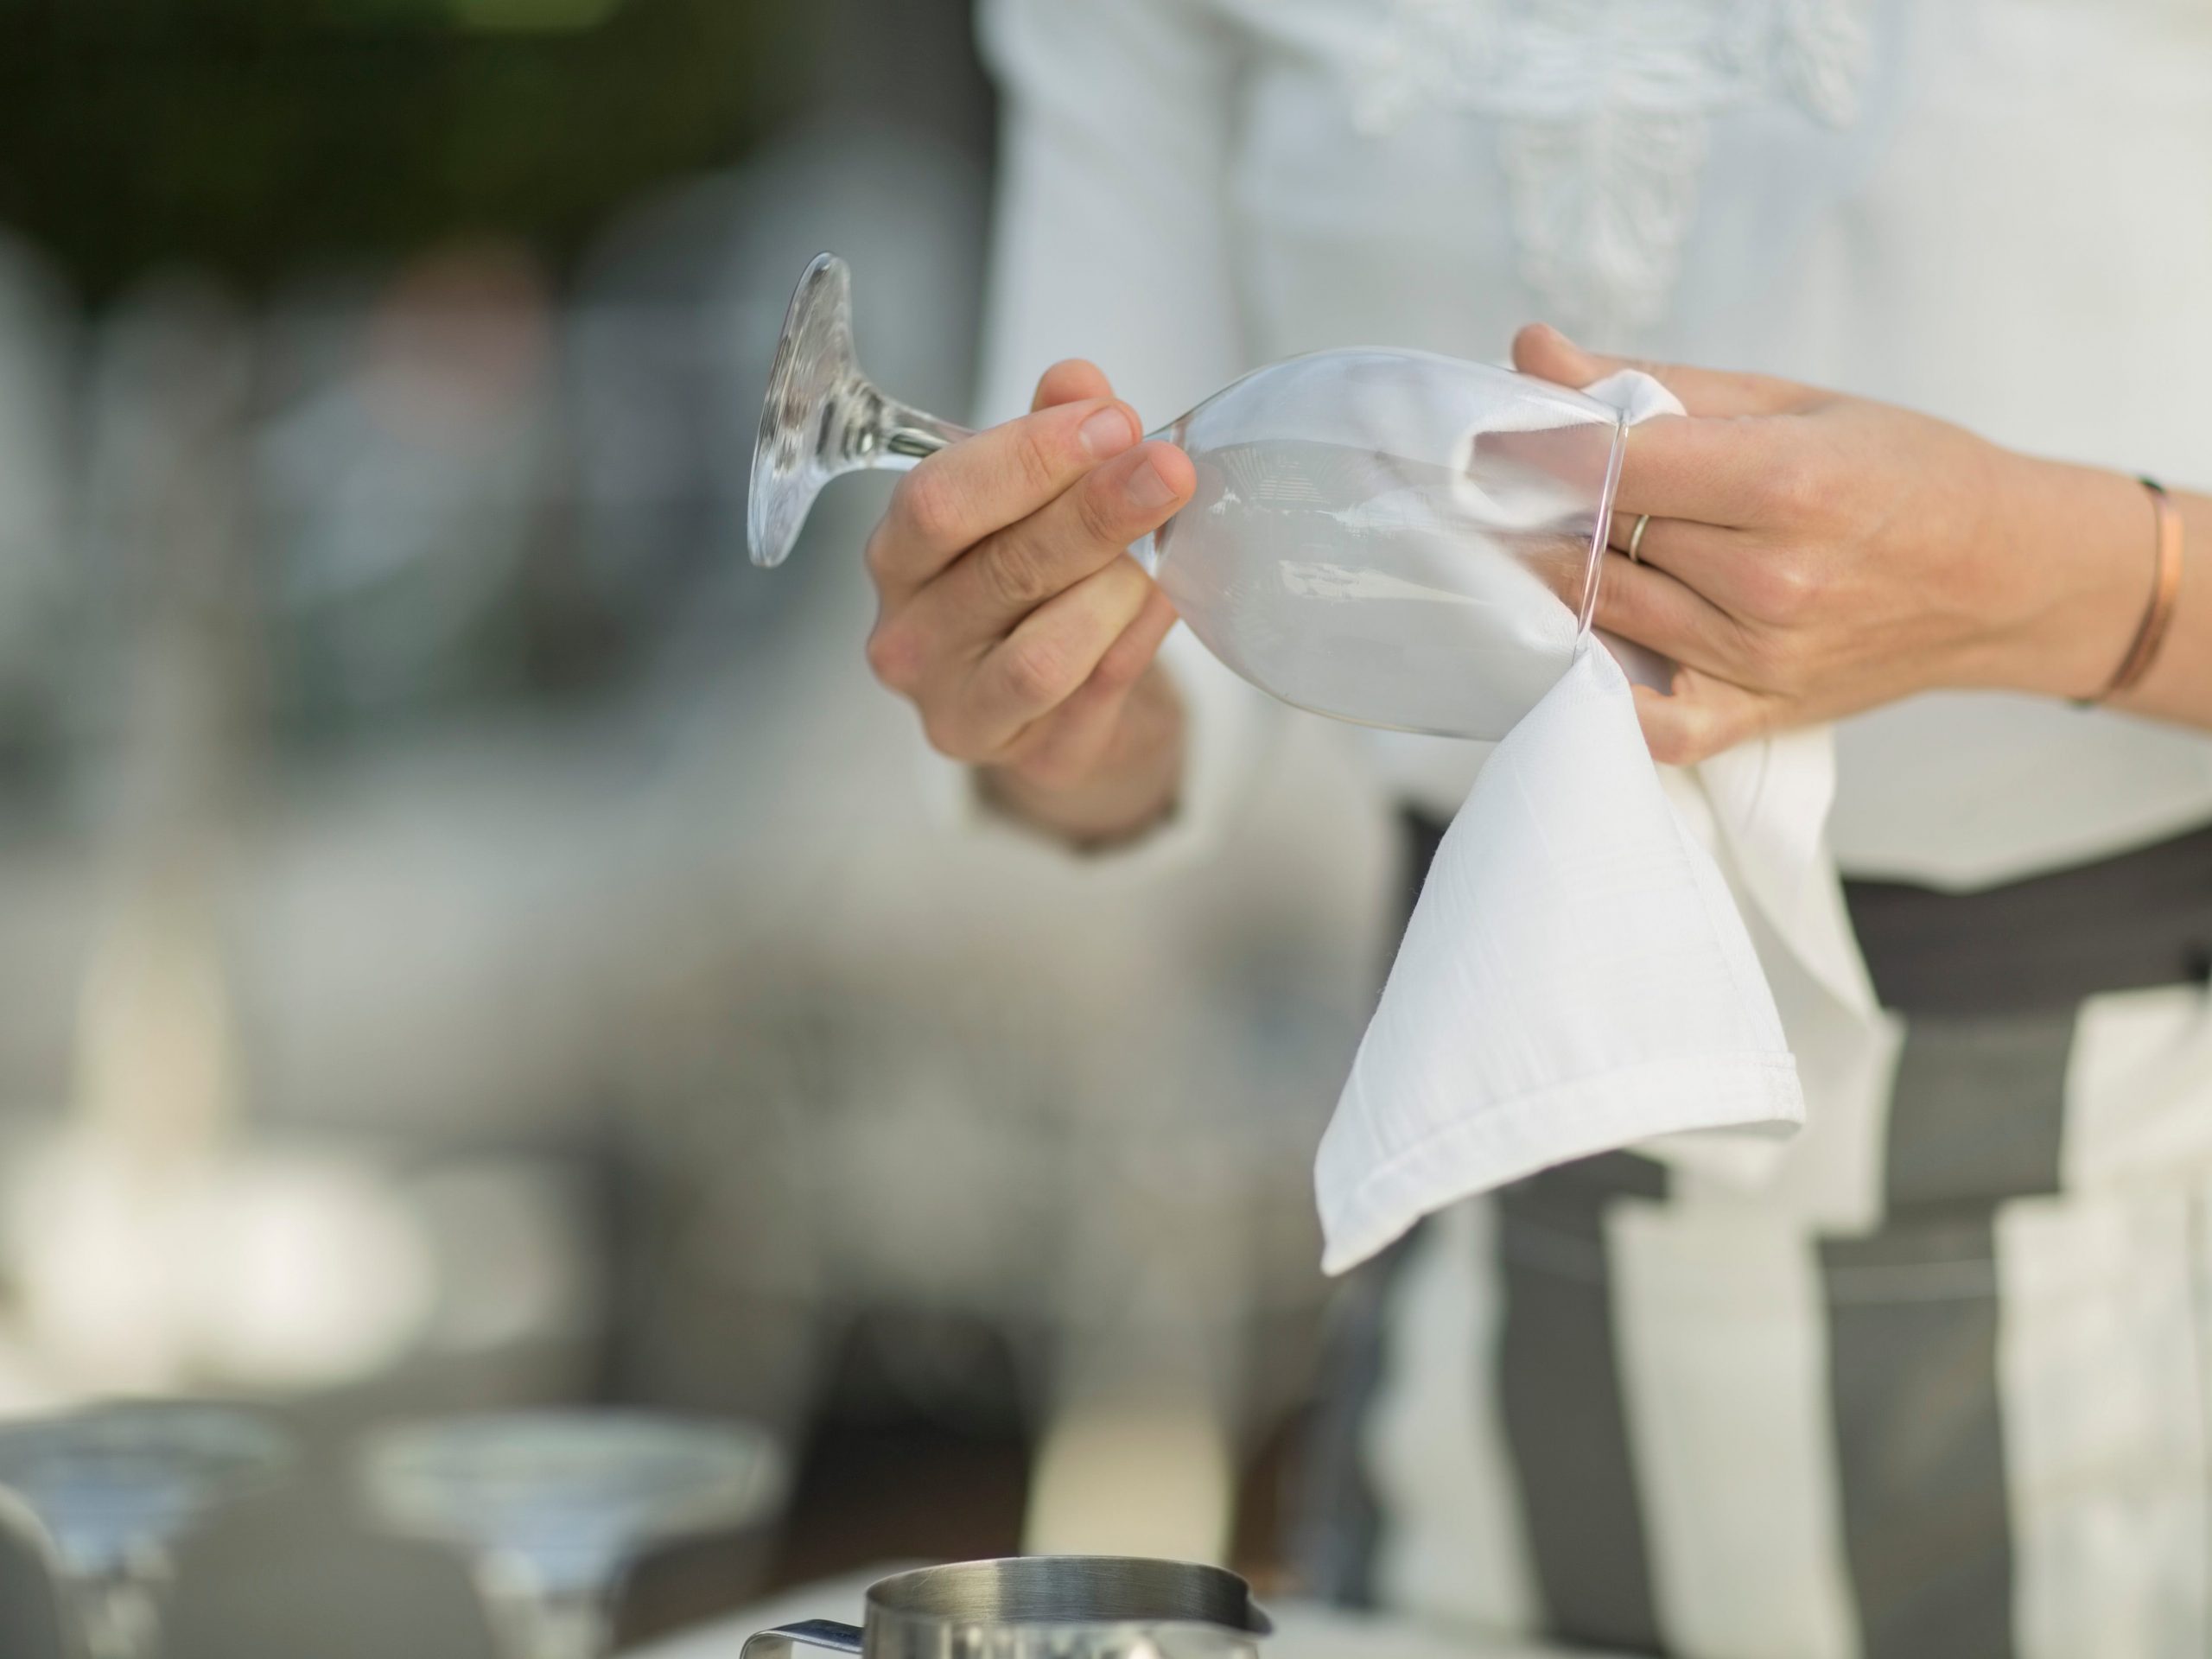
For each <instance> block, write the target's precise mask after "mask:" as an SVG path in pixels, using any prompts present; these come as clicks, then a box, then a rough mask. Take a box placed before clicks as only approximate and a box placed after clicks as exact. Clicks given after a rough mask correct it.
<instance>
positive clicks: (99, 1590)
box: [69, 1567, 162, 1659]
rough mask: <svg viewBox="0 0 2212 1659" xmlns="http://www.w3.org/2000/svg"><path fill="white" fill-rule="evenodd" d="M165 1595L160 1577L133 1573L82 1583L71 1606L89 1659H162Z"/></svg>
mask: <svg viewBox="0 0 2212 1659" xmlns="http://www.w3.org/2000/svg"><path fill="white" fill-rule="evenodd" d="M69 1600H70V1605H71V1607H72V1609H73V1611H74V1613H75V1615H76V1619H77V1634H78V1641H79V1643H80V1644H81V1646H82V1647H83V1649H84V1659H160V1655H161V1651H162V1583H161V1581H160V1580H159V1578H158V1577H156V1576H155V1575H150V1574H147V1573H137V1572H133V1571H131V1570H130V1568H128V1567H122V1568H118V1569H115V1570H113V1571H111V1572H106V1573H95V1574H90V1575H87V1576H86V1577H83V1578H80V1579H79V1580H77V1581H76V1583H75V1584H74V1585H73V1586H71V1590H70V1595H69Z"/></svg>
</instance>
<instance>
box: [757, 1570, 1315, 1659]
mask: <svg viewBox="0 0 2212 1659" xmlns="http://www.w3.org/2000/svg"><path fill="white" fill-rule="evenodd" d="M863 1618H864V1620H865V1622H864V1623H863V1624H860V1625H859V1626H857V1627H856V1626H854V1625H851V1624H836V1623H835V1622H833V1621H831V1620H829V1619H808V1620H805V1621H804V1622H803V1623H801V1624H785V1625H781V1626H779V1627H778V1628H777V1629H775V1630H762V1631H761V1632H760V1634H758V1635H757V1636H753V1637H749V1638H748V1639H747V1642H746V1643H745V1651H744V1655H743V1656H742V1659H773V1656H777V1655H780V1654H784V1653H787V1652H789V1651H790V1650H791V1649H792V1648H794V1647H812V1648H824V1649H829V1650H830V1651H831V1652H834V1653H857V1654H862V1655H865V1656H867V1659H1185V1656H1188V1659H1257V1656H1258V1653H1259V1638H1260V1637H1263V1636H1265V1635H1267V1634H1268V1630H1270V1629H1271V1628H1272V1627H1271V1626H1270V1625H1269V1624H1268V1616H1267V1615H1266V1614H1265V1613H1264V1612H1262V1611H1260V1608H1259V1606H1258V1605H1257V1604H1256V1603H1255V1602H1254V1601H1253V1599H1252V1590H1251V1586H1249V1585H1248V1584H1246V1583H1245V1582H1244V1580H1242V1579H1240V1578H1238V1577H1237V1576H1236V1574H1235V1573H1228V1572H1224V1571H1223V1570H1222V1569H1221V1568H1220V1567H1198V1566H1194V1565H1192V1564H1191V1563H1189V1562H1185V1561H1154V1560H1140V1559H1137V1558H1135V1557H1130V1556H1122V1555H1017V1556H1014V1557H1011V1558H1009V1559H1008V1560H999V1561H961V1562H957V1563H955V1564H954V1565H952V1566H950V1567H922V1568H919V1569H918V1570H916V1571H914V1572H912V1573H893V1575H892V1576H891V1577H889V1578H887V1579H879V1580H876V1582H875V1583H874V1584H872V1585H870V1586H868V1602H867V1610H866V1612H865V1614H864V1615H863Z"/></svg>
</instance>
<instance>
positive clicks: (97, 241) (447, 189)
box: [0, 0, 809, 294]
mask: <svg viewBox="0 0 2212 1659" xmlns="http://www.w3.org/2000/svg"><path fill="white" fill-rule="evenodd" d="M806 10H807V7H806V5H805V3H804V0H784V3H774V0H0V224H4V225H7V226H10V227H12V228H14V229H16V230H17V231H19V232H24V233H27V234H28V235H29V237H30V238H32V239H33V240H35V241H36V242H38V243H40V244H41V245H44V246H45V248H46V249H47V250H48V251H49V252H50V253H52V254H53V255H54V256H55V257H58V258H59V259H60V261H61V262H62V263H63V264H64V265H65V266H67V268H68V269H69V270H70V272H71V274H72V276H73V277H74V279H75V280H76V281H77V282H78V283H79V284H80V285H81V286H83V287H84V288H85V289H87V290H89V291H91V292H92V293H95V294H97V293H99V292H100V291H103V290H106V289H112V288H113V287H115V286H116V285H118V283H123V282H125V281H128V280H129V279H130V277H132V276H134V275H136V274H137V273H138V272H139V271H141V270H144V269H146V268H147V267H149V265H153V264H161V263H165V262H168V261H170V260H174V259H178V258H182V259H188V260H192V261H194V262H200V263H204V264H211V265H213V266H215V267H217V268H218V269H220V270H224V271H226V272H227V273H229V274H230V275H232V277H236V278H238V279H239V280H242V281H245V282H249V283H251V282H254V281H257V280H259V279H262V278H265V277H269V276H270V275H272V274H274V273H276V272H277V271H279V270H284V269H287V268H293V267H296V266H297V265H298V264H299V263H300V262H301V261H302V259H314V258H315V257H320V256H323V255H354V254H364V253H366V254H376V253H386V252H391V251H397V250H400V249H404V248H407V247H412V246H416V245H420V244H422V243H423V242H425V241H427V240H430V239H433V238H437V237H440V236H442V235H446V234H449V233H454V232H500V233H509V234H514V235H518V236H523V237H527V238H530V239H531V240H532V241H534V242H536V243H537V244H538V245H540V246H541V247H543V248H545V249H547V250H548V251H550V252H552V253H553V254H555V255H556V257H557V256H558V255H559V254H560V253H562V252H563V251H565V250H567V249H568V248H570V247H572V246H574V245H575V243H576V242H577V241H578V240H580V239H581V238H583V237H584V236H585V235H587V234H588V232H589V231H590V229H591V227H592V226H594V224H595V223H597V222H598V221H599V220H600V219H601V218H602V217H603V216H604V214H605V213H607V211H608V210H609V209H610V208H612V207H614V206H615V205H617V204H619V203H620V202H621V201H623V200H626V199H627V198H629V197H632V196H633V195H635V194H636V193H637V192H639V190H641V189H643V188H648V187H649V186H650V185H651V184H652V182H653V181H655V180H657V179H660V178H663V177H665V176H667V175H671V174H675V173H680V172H683V171H687V170H690V169H692V168H699V167H703V166H711V165H715V164H717V163H720V162H727V161H728V160H730V159H732V158H733V157H734V156H738V155H741V153H742V152H743V151H744V149H746V148H747V145H748V144H749V143H752V142H753V140H754V139H756V138H757V137H759V135H760V133H761V132H762V131H763V130H765V129H766V128H767V127H768V126H769V125H771V124H772V123H773V122H774V121H776V120H777V119H778V118H780V117H782V116H784V115H785V114H787V113H788V112H789V111H790V108H791V105H792V104H793V102H794V101H795V99H796V98H797V97H798V95H799V94H800V93H801V92H803V91H804V86H805V83H806V79H807V77H806V75H805V73H804V68H805V65H806V62H807V60H808V56H809V54H808V50H807V48H808V45H809V41H808V38H807V36H808V30H807V29H806V28H805V26H804V16H805V13H806Z"/></svg>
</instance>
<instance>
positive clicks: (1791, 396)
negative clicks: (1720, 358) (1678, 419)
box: [1513, 322, 1813, 415]
mask: <svg viewBox="0 0 2212 1659" xmlns="http://www.w3.org/2000/svg"><path fill="white" fill-rule="evenodd" d="M1513 366H1514V367H1515V368H1516V369H1518V370H1520V371H1521V372H1522V373H1523V374H1533V375H1535V377H1536V378H1538V379H1540V380H1551V381H1554V382H1556V383H1557V384H1559V385H1562V386H1586V385H1590V383H1591V382H1592V381H1593V380H1602V379H1604V378H1605V377H1606V376H1607V375H1609V374H1613V373H1617V372H1619V371H1620V370H1622V369H1640V370H1642V371H1643V372H1644V373H1646V374H1648V375H1649V376H1650V377H1651V378H1653V379H1655V380H1656V381H1657V382H1658V383H1659V384H1660V385H1662V386H1664V387H1666V388H1667V390H1668V391H1671V392H1673V393H1674V394H1675V397H1678V398H1680V399H1681V404H1682V407H1683V408H1684V409H1686V410H1688V411H1689V412H1690V413H1691V414H1693V415H1779V414H1783V413H1785V412H1787V411H1788V410H1794V409H1799V408H1802V407H1803V406H1804V405H1805V404H1808V403H1810V402H1811V401H1812V398H1813V394H1812V392H1811V391H1808V389H1807V388H1805V387H1803V386H1801V385H1798V384H1797V383H1796V381H1794V380H1777V379H1776V378H1774V377H1773V376H1771V375H1764V374H1737V373H1733V372H1730V371H1728V370H1726V369H1687V368H1683V367H1681V366H1680V365H1676V364H1673V363H1650V362H1646V361H1644V360H1643V359H1640V358H1631V357H1606V356H1605V355H1603V354H1602V353H1597V352H1586V351H1584V350H1583V349H1582V347H1580V346H1578V345H1576V344H1575V343H1574V342H1573V340H1569V339H1568V338H1567V336H1566V335H1565V334H1561V333H1560V331H1559V330H1558V329H1556V328H1554V327H1552V326H1551V325H1550V324H1549V323H1548V322H1532V323H1530V324H1529V326H1528V327H1525V328H1523V329H1522V330H1521V332H1520V333H1519V334H1516V335H1514V336H1513Z"/></svg>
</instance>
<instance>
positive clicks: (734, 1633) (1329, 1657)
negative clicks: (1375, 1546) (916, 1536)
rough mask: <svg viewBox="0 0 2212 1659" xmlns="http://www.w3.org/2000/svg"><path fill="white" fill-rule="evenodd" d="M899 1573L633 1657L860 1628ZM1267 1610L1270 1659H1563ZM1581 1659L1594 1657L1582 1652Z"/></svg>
mask: <svg viewBox="0 0 2212 1659" xmlns="http://www.w3.org/2000/svg"><path fill="white" fill-rule="evenodd" d="M896 1571H898V1567H897V1566H896V1565H887V1566H884V1567H872V1568H870V1569H869V1570H868V1571H867V1572H865V1573H853V1574H851V1575H849V1576H848V1577H844V1578H836V1579H823V1580H818V1581H817V1582H816V1583H814V1584H810V1585H805V1586H801V1587H800V1588H798V1589H796V1590H791V1591H786V1592H784V1593H782V1594H780V1595H777V1596H774V1597H772V1598H770V1599H768V1600H766V1601H763V1602H760V1603H759V1604H758V1605H755V1606H753V1607H752V1608H751V1609H748V1610H747V1611H745V1612H742V1613H739V1614H736V1615H735V1616H734V1617H732V1618H726V1619H722V1620H719V1621H718V1622H716V1623H715V1624H709V1625H705V1626H702V1628H700V1629H698V1630H691V1631H688V1632H686V1633H685V1634H684V1635H683V1636H679V1637H673V1638H671V1640H669V1641H666V1642H663V1643H657V1644H655V1645H654V1646H652V1647H651V1648H647V1649H641V1650H640V1651H639V1652H638V1653H636V1654H634V1655H633V1656H632V1659H737V1653H738V1649H740V1648H741V1647H742V1646H743V1645H744V1643H745V1638H746V1637H747V1636H749V1635H751V1634H752V1633H753V1631H755V1630H766V1629H767V1628H768V1627H770V1626H771V1625H775V1624H791V1623H792V1622H794V1621H795V1620H798V1619H802V1618H836V1619H842V1620H844V1621H845V1622H847V1623H848V1624H859V1623H860V1619H861V1594H862V1592H865V1591H866V1590H867V1588H868V1586H869V1585H870V1584H872V1583H874V1581H875V1580H877V1579H880V1578H881V1577H882V1576H883V1575H884V1574H885V1573H893V1572H896ZM1265 1605H1266V1606H1267V1610H1268V1614H1269V1615H1270V1617H1272V1618H1274V1622H1275V1633H1274V1635H1273V1636H1271V1637H1268V1638H1267V1640H1266V1642H1265V1643H1263V1644H1262V1652H1263V1653H1264V1654H1265V1656H1266V1659H1565V1655H1564V1653H1563V1650H1562V1649H1555V1648H1531V1647H1521V1646H1513V1645H1504V1646H1501V1645H1499V1644H1498V1643H1491V1642H1484V1641H1480V1640H1473V1641H1470V1640H1467V1639H1465V1638H1460V1637H1451V1636H1448V1635H1440V1634H1439V1633H1437V1632H1434V1631H1432V1630H1423V1629H1421V1628H1419V1627H1417V1626H1414V1625H1412V1624H1406V1623H1404V1622H1403V1621H1402V1620H1397V1619H1390V1618H1372V1617H1368V1616H1364V1615H1361V1614H1356V1613H1347V1612H1344V1611H1340V1610H1338V1609H1337V1608H1333V1607H1325V1606H1321V1605H1318V1604H1316V1603H1313V1602H1301V1601H1269V1602H1267V1603H1266V1604H1265ZM1579 1659H1591V1656H1590V1655H1589V1654H1588V1653H1587V1652H1580V1651H1579Z"/></svg>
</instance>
